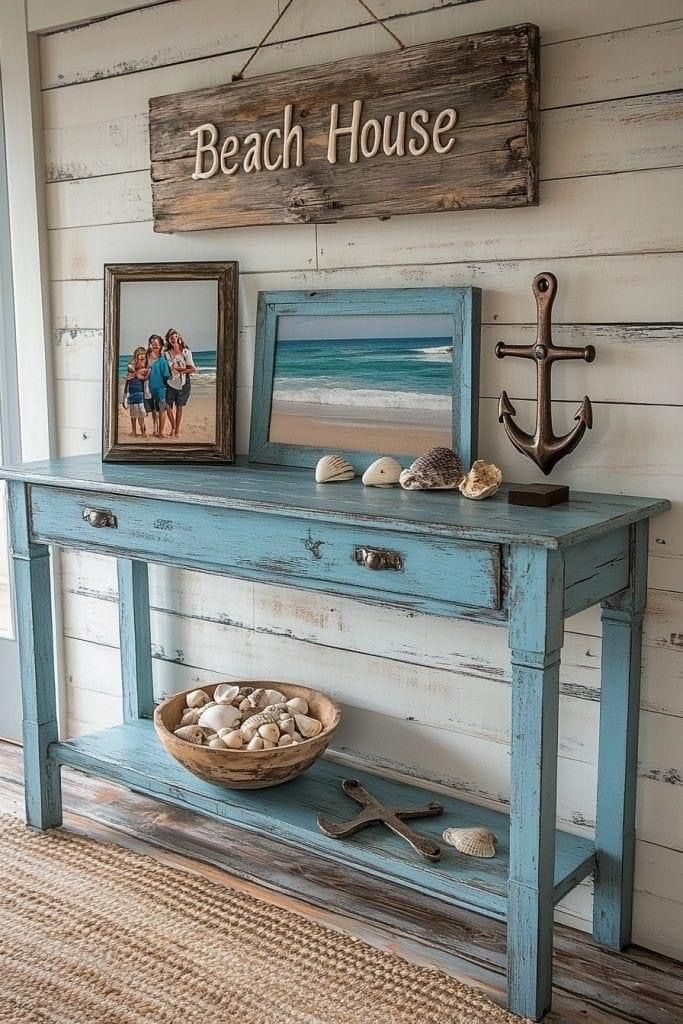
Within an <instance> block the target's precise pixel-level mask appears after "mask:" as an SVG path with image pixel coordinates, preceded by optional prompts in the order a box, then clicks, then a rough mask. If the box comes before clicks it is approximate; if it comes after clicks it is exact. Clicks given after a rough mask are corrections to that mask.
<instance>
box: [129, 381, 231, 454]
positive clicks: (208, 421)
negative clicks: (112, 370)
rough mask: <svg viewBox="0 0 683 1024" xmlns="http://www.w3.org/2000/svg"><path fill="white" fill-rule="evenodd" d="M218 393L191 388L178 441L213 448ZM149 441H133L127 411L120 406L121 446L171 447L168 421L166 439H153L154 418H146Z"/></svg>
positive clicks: (210, 388)
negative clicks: (165, 445)
mask: <svg viewBox="0 0 683 1024" xmlns="http://www.w3.org/2000/svg"><path fill="white" fill-rule="evenodd" d="M215 424H216V389H215V387H214V386H209V387H207V388H204V389H202V388H201V386H195V384H194V383H193V385H192V393H191V394H190V400H189V402H188V403H187V405H186V406H185V408H184V410H183V419H182V423H181V427H180V437H179V438H178V440H180V441H182V442H185V443H186V444H187V443H198V444H214V443H215V441H216V426H215ZM145 427H146V429H147V437H140V434H139V433H138V435H137V437H131V433H130V431H131V427H130V416H129V414H128V410H127V409H124V408H123V407H122V406H121V403H120V402H119V417H118V438H117V443H118V444H140V443H141V442H143V443H146V444H149V445H154V444H159V442H160V441H161V442H163V443H164V444H172V443H173V441H174V440H175V438H172V437H167V436H166V435H167V434H168V431H169V429H170V427H169V423H168V419H167V420H166V425H165V428H164V437H163V438H158V437H153V436H152V431H153V430H154V426H153V424H152V414H151V413H149V415H147V416H146V417H145Z"/></svg>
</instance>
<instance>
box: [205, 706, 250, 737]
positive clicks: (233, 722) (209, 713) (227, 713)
mask: <svg viewBox="0 0 683 1024" xmlns="http://www.w3.org/2000/svg"><path fill="white" fill-rule="evenodd" d="M239 720H240V713H239V711H238V710H237V708H234V707H233V706H232V704H214V705H213V706H212V707H210V708H207V709H206V711H202V713H201V715H200V716H199V721H198V722H197V725H198V726H200V727H201V728H204V729H212V730H213V732H218V731H219V730H220V729H234V728H235V727H236V726H237V725H238V724H239Z"/></svg>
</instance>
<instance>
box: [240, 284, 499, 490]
mask: <svg viewBox="0 0 683 1024" xmlns="http://www.w3.org/2000/svg"><path fill="white" fill-rule="evenodd" d="M479 309H480V292H479V289H477V288H396V289H377V290H370V291H316V292H261V293H260V294H259V299H258V311H257V317H256V361H255V369H254V392H253V402H252V418H251V434H250V445H249V457H250V459H251V461H253V462H265V463H275V464H281V465H287V466H309V467H313V466H315V464H316V462H317V461H318V459H319V458H320V457H321V455H324V454H325V453H326V452H335V453H338V454H340V455H342V456H343V457H344V458H346V459H347V460H348V461H349V462H350V463H351V465H352V466H353V467H354V469H356V471H357V472H360V471H361V470H363V469H364V468H365V467H367V465H368V462H369V461H371V460H372V459H373V458H376V457H377V456H378V455H393V456H394V457H395V458H397V459H399V461H400V460H401V459H404V460H406V464H407V462H411V461H412V460H413V459H414V458H415V456H417V455H419V454H421V453H422V452H424V451H426V450H427V449H428V448H431V447H434V446H436V445H444V446H446V447H449V448H453V449H454V450H456V451H457V452H458V454H459V455H460V457H461V458H462V460H463V462H464V463H465V464H466V465H468V466H469V465H470V464H471V463H472V462H473V461H474V459H475V458H476V447H477V397H478V394H479V389H478V383H479V381H478V377H479V326H480V312H479Z"/></svg>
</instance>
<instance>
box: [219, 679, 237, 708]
mask: <svg viewBox="0 0 683 1024" xmlns="http://www.w3.org/2000/svg"><path fill="white" fill-rule="evenodd" d="M239 693H240V688H239V686H233V684H232V683H219V684H218V686H217V687H216V689H215V690H214V691H213V699H214V700H215V702H216V703H217V704H232V702H233V701H234V699H235V697H239Z"/></svg>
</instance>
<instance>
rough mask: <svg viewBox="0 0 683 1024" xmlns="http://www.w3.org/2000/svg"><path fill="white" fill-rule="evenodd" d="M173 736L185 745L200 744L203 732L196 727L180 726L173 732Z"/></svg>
mask: <svg viewBox="0 0 683 1024" xmlns="http://www.w3.org/2000/svg"><path fill="white" fill-rule="evenodd" d="M173 735H174V736H177V737H178V739H179V740H184V742H185V743H197V744H200V745H201V744H202V743H203V742H204V739H205V736H204V733H203V731H202V730H201V729H200V728H199V726H198V725H181V726H180V727H179V728H178V729H175V730H174V733H173Z"/></svg>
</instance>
